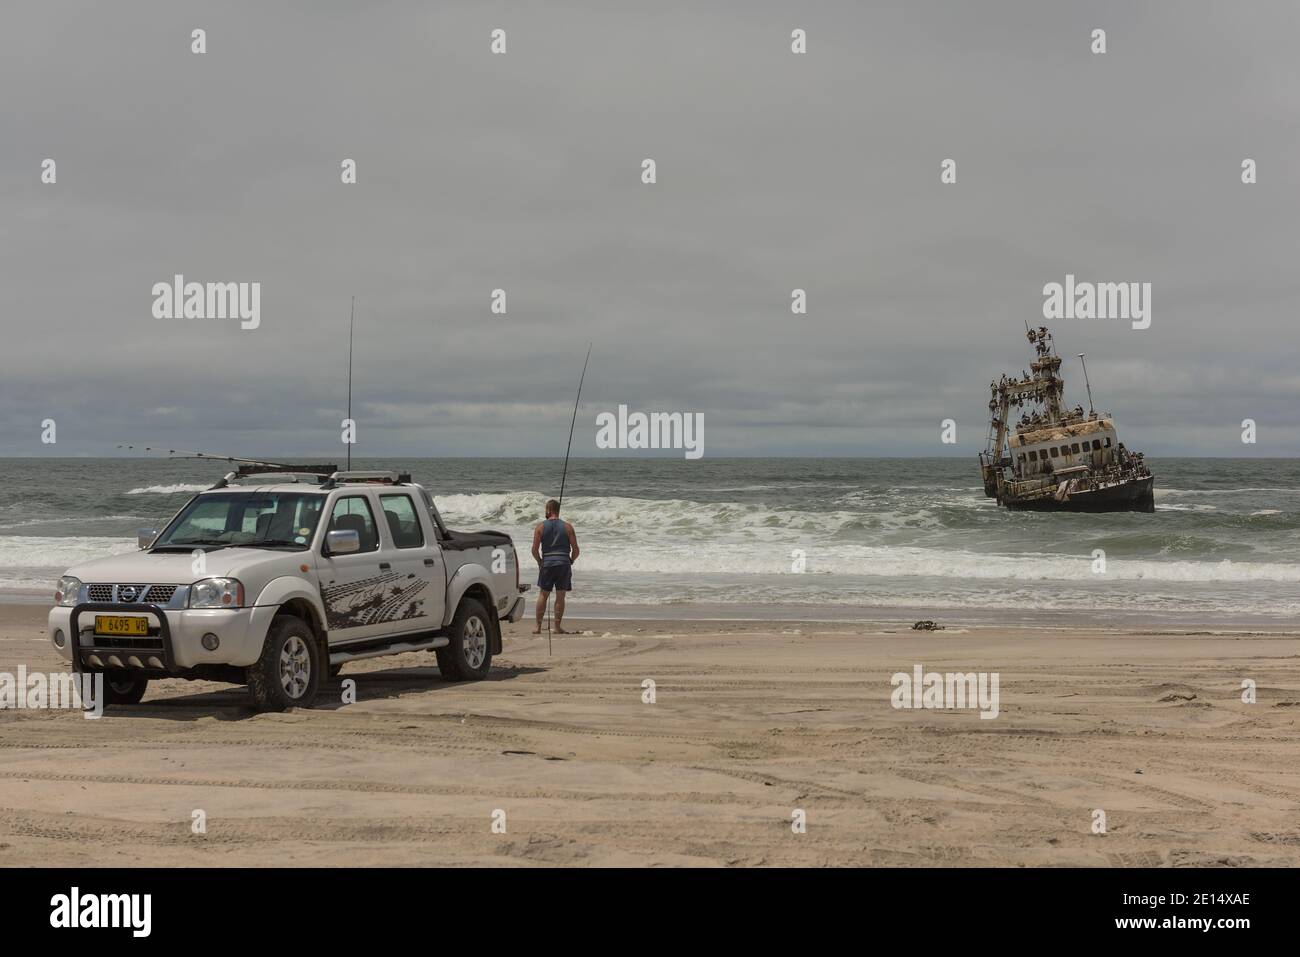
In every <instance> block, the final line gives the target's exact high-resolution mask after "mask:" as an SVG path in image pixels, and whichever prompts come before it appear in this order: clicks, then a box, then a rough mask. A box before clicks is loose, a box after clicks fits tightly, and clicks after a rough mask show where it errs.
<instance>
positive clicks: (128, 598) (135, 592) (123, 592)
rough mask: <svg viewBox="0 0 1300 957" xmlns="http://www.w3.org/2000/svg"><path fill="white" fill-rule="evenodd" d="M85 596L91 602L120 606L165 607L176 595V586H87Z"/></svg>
mask: <svg viewBox="0 0 1300 957" xmlns="http://www.w3.org/2000/svg"><path fill="white" fill-rule="evenodd" d="M87 588H88V591H87V595H88V596H89V599H90V600H91V601H106V602H114V603H121V604H126V605H129V604H137V603H139V602H146V601H147V602H150V603H152V604H155V605H165V604H167V603H168V602H169V601H171V600H172V596H173V595H175V594H176V588H177V586H176V585H129V584H122V585H89V586H87Z"/></svg>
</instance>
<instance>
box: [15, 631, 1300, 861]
mask: <svg viewBox="0 0 1300 957" xmlns="http://www.w3.org/2000/svg"><path fill="white" fill-rule="evenodd" d="M45 611H46V609H45V608H44V607H42V606H26V605H6V606H0V636H2V637H0V671H10V672H13V671H15V670H16V669H17V667H18V666H19V665H20V664H25V665H26V666H27V667H28V668H29V669H42V670H57V669H58V668H59V667H60V660H59V659H58V658H57V656H56V655H55V654H54V653H53V651H52V649H51V648H50V647H49V646H48V644H47V642H46V640H45V637H44V630H43V629H44V618H45ZM570 625H571V626H572V627H581V628H582V629H583V631H584V632H585V633H584V634H582V635H580V636H573V637H556V638H555V640H554V642H553V648H552V653H551V654H550V655H549V656H548V654H547V643H546V641H545V640H544V639H543V640H540V641H539V640H538V639H535V638H532V637H531V636H529V635H528V633H527V623H526V622H521V623H520V624H518V625H513V626H509V631H508V637H507V640H506V647H505V652H504V654H503V655H502V656H501V657H500V658H499V659H498V663H497V664H496V666H495V667H494V670H493V675H492V680H489V681H485V682H481V683H477V684H450V683H446V682H443V681H442V680H440V678H439V676H438V673H437V669H436V668H435V667H434V664H433V660H432V656H431V655H428V654H426V653H411V654H407V655H405V656H401V657H397V658H383V659H377V660H375V661H368V662H359V663H355V664H352V665H349V666H348V667H347V669H346V670H345V671H344V673H343V675H342V676H341V678H340V679H336V680H334V681H332V682H331V683H330V684H329V686H328V687H327V688H326V689H325V690H324V691H323V692H322V695H321V700H320V703H319V704H318V706H317V707H316V708H315V709H312V710H310V711H298V712H290V713H286V714H266V715H254V713H253V712H252V711H251V710H250V709H249V707H248V706H247V704H246V701H245V693H244V690H243V689H242V688H235V687H233V686H228V685H217V684H208V683H196V682H185V681H179V680H176V681H165V682H157V683H155V684H153V685H151V686H150V690H149V693H148V695H147V696H146V698H145V701H144V702H143V703H142V704H141V705H139V706H136V707H134V708H126V709H121V708H119V709H116V710H110V712H109V713H108V714H107V715H106V716H105V717H104V718H103V719H100V720H97V721H96V720H86V719H84V718H83V717H82V716H81V715H80V714H79V713H75V712H48V711H45V712H35V711H19V712H5V713H0V746H2V747H3V750H2V751H0V753H2V754H3V759H0V864H4V865H9V866H25V865H59V866H65V865H66V866H72V865H95V866H99V865H141V866H143V865H271V864H279V865H318V866H335V865H347V866H357V865H379V864H386V865H471V864H472V865H503V864H545V865H556V864H559V865H569V864H591V865H700V866H712V865H742V864H743V865H903V866H914V865H927V866H931V865H977V866H985V865H988V866H1020V865H1084V866H1103V867H1104V866H1113V865H1139V866H1141V865H1230V866H1250V865H1291V866H1294V865H1296V864H1300V827H1297V817H1296V809H1297V804H1298V803H1300V740H1298V738H1297V730H1298V729H1297V719H1298V718H1300V638H1297V636H1296V635H1295V634H1292V633H1240V634H1220V633H1210V632H1203V633H1189V632H1187V631H1182V632H1174V631H1168V632H1158V631H1146V632H1132V633H1113V632H1106V631H1083V630H1077V629H1076V630H1069V629H1053V630H1050V631H1041V632H1035V631H1028V630H1007V629H998V628H991V627H989V628H978V629H971V630H963V629H950V630H947V631H940V632H933V633H919V632H913V631H911V630H910V629H909V628H908V627H907V626H906V625H901V624H900V625H895V626H888V625H853V624H847V623H835V624H809V623H805V624H795V623H780V624H772V625H767V624H761V623H752V622H682V621H658V622H656V621H595V620H589V621H583V620H581V619H577V620H574V621H573V622H571V623H570ZM916 664H920V665H923V666H924V668H925V669H926V670H927V671H929V670H931V669H933V670H936V671H942V672H947V671H963V672H965V671H985V672H997V673H998V674H999V676H1000V699H1001V700H1000V708H999V714H998V717H997V718H996V719H992V720H985V719H981V718H980V717H979V713H978V712H977V711H974V710H925V709H922V710H915V709H896V708H894V707H892V706H891V691H892V688H891V684H890V676H891V675H892V674H894V673H895V672H910V671H911V670H912V669H913V667H914V665H916ZM344 678H353V679H355V680H356V682H357V697H358V700H357V702H356V703H355V704H349V705H343V704H341V703H340V698H341V688H342V685H341V681H342V680H343V679H344ZM1246 678H1250V679H1253V680H1254V681H1256V682H1257V685H1258V701H1257V702H1256V703H1254V704H1246V703H1243V702H1242V701H1241V690H1240V689H1241V683H1242V680H1243V679H1246ZM646 679H650V680H652V681H653V682H654V691H655V703H653V704H647V703H644V702H643V695H644V694H645V692H644V690H643V682H644V681H645V680H646ZM796 809H798V810H802V811H803V812H804V815H805V818H806V832H805V833H794V831H793V830H792V821H794V820H795V817H796V815H795V814H794V812H795V811H796ZM1097 809H1101V810H1104V811H1105V814H1106V833H1105V834H1104V835H1099V834H1094V833H1092V828H1093V821H1094V811H1095V810H1097ZM196 810H201V811H202V812H203V813H204V816H205V819H206V834H201V835H200V834H195V833H193V830H192V827H191V821H192V819H193V816H194V812H195V811H196ZM497 811H503V812H504V822H505V833H494V831H493V827H492V825H493V815H494V812H497ZM500 818H501V815H497V819H498V820H500Z"/></svg>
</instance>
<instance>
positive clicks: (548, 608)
mask: <svg viewBox="0 0 1300 957" xmlns="http://www.w3.org/2000/svg"><path fill="white" fill-rule="evenodd" d="M590 361H591V343H590V342H588V343H587V358H585V359H583V360H582V375H580V376H579V377H578V395H577V397H576V398H575V399H574V400H573V418H572V420H570V422H569V444H568V445H566V446H565V447H564V471H563V472H561V473H560V497H559V498H558V499H557V500H556V501H558V502H559V504H560V505H561V507H563V505H564V483H565V481H566V480H567V479H568V477H569V453H570V452H572V451H573V429H574V426H576V425H577V424H578V404H579V403H580V402H581V401H582V383H583V382H584V381H586V378H587V363H588V362H590ZM560 521H564V519H560ZM557 601H558V599H557ZM550 653H551V605H550V602H547V604H546V654H547V655H549V654H550Z"/></svg>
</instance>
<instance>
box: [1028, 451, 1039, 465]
mask: <svg viewBox="0 0 1300 957" xmlns="http://www.w3.org/2000/svg"><path fill="white" fill-rule="evenodd" d="M1029 461H1031V462H1037V461H1038V452H1037V450H1035V451H1031V452H1030V453H1029Z"/></svg>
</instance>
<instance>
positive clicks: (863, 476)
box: [0, 456, 1300, 623]
mask: <svg viewBox="0 0 1300 957" xmlns="http://www.w3.org/2000/svg"><path fill="white" fill-rule="evenodd" d="M1151 465H1152V469H1153V471H1154V472H1155V475H1156V511H1155V513H1154V514H1141V513H1117V514H1111V515H1071V514H1040V513H1029V512H1009V511H1007V510H1006V509H1002V508H999V507H998V506H997V505H996V503H994V502H993V500H991V499H988V498H985V497H984V494H983V491H982V489H981V487H980V484H979V474H978V469H977V466H976V463H975V460H974V457H973V456H972V457H970V458H960V459H957V458H943V459H937V458H935V459H701V460H697V461H685V460H683V459H670V458H642V459H627V458H623V459H613V458H602V459H575V460H573V462H572V463H571V464H570V469H569V478H568V486H567V489H566V492H565V507H564V516H565V517H566V518H567V519H569V520H570V521H571V522H573V523H574V525H575V527H576V529H577V533H578V537H579V543H580V545H581V547H582V557H581V559H580V560H579V562H578V565H577V566H576V568H575V588H576V591H575V592H574V594H573V596H572V601H573V608H574V610H575V611H584V610H585V611H589V612H597V613H602V614H609V615H613V614H620V613H626V612H629V611H631V610H633V609H635V610H637V611H638V613H656V612H657V613H661V614H677V615H689V614H692V613H696V612H699V611H700V610H701V609H708V610H709V611H710V613H711V614H713V613H718V614H725V615H730V616H737V617H766V616H769V615H775V616H777V617H782V616H784V617H796V616H799V617H809V618H855V617H860V618H864V619H872V618H907V617H912V616H915V617H931V618H938V619H943V620H947V621H962V620H968V619H969V620H978V619H982V618H994V619H1001V620H1008V621H1015V622H1034V621H1042V622H1051V621H1059V620H1077V619H1080V618H1088V619H1093V620H1096V621H1098V622H1100V623H1104V622H1105V621H1106V620H1107V619H1108V618H1111V617H1115V618H1118V617H1128V618H1132V617H1134V616H1137V617H1139V618H1144V619H1151V620H1157V621H1162V620H1171V621H1187V622H1192V621H1196V622H1217V621H1233V622H1238V621H1270V622H1281V623H1285V622H1287V621H1288V620H1289V619H1290V618H1291V616H1293V615H1295V614H1296V612H1297V611H1300V547H1298V546H1300V460H1294V459H1285V460H1281V459H1274V460H1262V459H1249V460H1247V459H1162V460H1152V462H1151ZM354 467H360V468H379V467H382V468H397V469H402V470H406V471H410V472H412V473H413V475H414V477H415V479H416V481H419V482H421V483H422V484H424V485H425V486H426V487H427V488H429V489H430V491H431V492H432V493H433V494H434V495H435V497H436V500H437V502H438V504H439V508H440V509H441V511H442V513H443V515H444V518H445V519H446V521H447V523H448V524H449V525H451V526H452V527H457V528H495V529H499V530H502V531H506V532H509V533H511V534H512V535H513V536H514V537H515V540H516V544H517V545H519V546H520V551H521V553H522V554H523V555H524V567H525V569H526V570H528V569H529V568H530V565H531V563H530V561H529V560H528V559H527V557H526V552H527V545H528V543H529V542H530V541H531V528H532V525H533V523H534V522H536V521H537V520H538V519H539V518H540V517H541V509H542V503H543V502H544V500H545V499H546V498H547V497H549V496H553V495H554V494H555V493H556V492H557V491H558V486H559V479H560V469H561V462H560V461H558V460H551V459H450V460H448V459H364V460H363V459H357V460H355V461H354ZM223 471H224V469H223V466H222V465H221V464H220V463H214V462H197V461H192V460H168V459H148V458H132V459H46V460H38V459H0V591H3V592H5V593H7V594H9V595H10V596H11V597H12V596H14V595H18V594H25V595H31V594H36V595H42V596H44V595H47V594H48V593H49V592H50V590H51V586H52V584H53V581H54V580H55V579H56V578H57V577H58V576H59V575H60V574H61V573H62V572H63V571H64V569H65V568H67V566H69V565H71V564H73V563H75V562H78V561H81V560H84V559H87V558H91V557H96V556H99V555H104V554H109V553H113V552H123V551H129V550H130V549H132V548H134V536H135V529H136V528H137V527H139V526H141V525H157V526H160V525H161V524H162V523H164V522H166V520H167V519H168V518H169V517H170V516H171V515H172V514H174V513H175V512H176V510H177V509H179V508H180V507H181V506H182V505H184V504H185V502H186V501H187V500H188V499H189V497H190V496H191V495H193V494H194V493H195V492H197V491H199V490H200V489H203V488H206V487H208V485H210V484H211V483H212V482H213V481H215V480H216V479H217V478H219V477H220V474H221V473H222V472H223ZM1096 550H1102V551H1104V553H1105V572H1104V573H1101V574H1098V573H1096V572H1095V571H1094V567H1095V565H1096V560H1095V558H1094V552H1095V551H1096ZM800 555H802V562H800ZM800 564H802V569H803V570H802V571H797V570H796V569H797V568H798V567H799V566H800ZM647 609H649V612H647Z"/></svg>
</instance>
